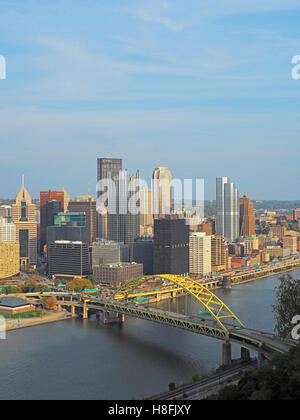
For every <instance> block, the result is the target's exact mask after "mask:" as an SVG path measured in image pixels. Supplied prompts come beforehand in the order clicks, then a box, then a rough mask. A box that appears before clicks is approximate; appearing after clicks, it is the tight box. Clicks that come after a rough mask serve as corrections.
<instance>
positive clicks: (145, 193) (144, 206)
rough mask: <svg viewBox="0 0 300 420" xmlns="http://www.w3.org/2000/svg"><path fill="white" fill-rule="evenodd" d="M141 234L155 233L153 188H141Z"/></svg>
mask: <svg viewBox="0 0 300 420" xmlns="http://www.w3.org/2000/svg"><path fill="white" fill-rule="evenodd" d="M140 200H141V217H140V236H148V235H153V223H154V219H153V214H152V190H148V189H144V188H141V190H140Z"/></svg>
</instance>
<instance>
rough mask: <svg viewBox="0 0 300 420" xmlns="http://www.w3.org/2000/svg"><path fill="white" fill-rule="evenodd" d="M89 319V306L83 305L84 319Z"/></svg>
mask: <svg viewBox="0 0 300 420" xmlns="http://www.w3.org/2000/svg"><path fill="white" fill-rule="evenodd" d="M88 317H89V310H88V307H87V305H83V319H88Z"/></svg>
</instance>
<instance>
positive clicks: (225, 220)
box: [216, 177, 239, 241]
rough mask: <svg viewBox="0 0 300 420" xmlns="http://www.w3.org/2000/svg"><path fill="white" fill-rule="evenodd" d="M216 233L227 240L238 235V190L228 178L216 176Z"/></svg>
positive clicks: (232, 239) (231, 239)
mask: <svg viewBox="0 0 300 420" xmlns="http://www.w3.org/2000/svg"><path fill="white" fill-rule="evenodd" d="M216 198H217V235H221V236H224V238H225V239H227V240H229V241H235V240H236V239H237V238H238V236H239V192H238V189H237V187H236V185H235V184H234V183H232V182H230V180H229V178H227V177H222V178H217V197H216Z"/></svg>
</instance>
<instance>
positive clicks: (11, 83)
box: [0, 0, 300, 200]
mask: <svg viewBox="0 0 300 420" xmlns="http://www.w3.org/2000/svg"><path fill="white" fill-rule="evenodd" d="M12 5H16V7H14V8H13V9H12V8H11V6H12ZM69 6H70V3H69V1H67V0H54V1H51V2H50V1H49V0H45V1H44V2H43V6H42V7H41V5H40V2H38V1H37V0H33V1H31V2H30V5H25V4H22V3H20V2H16V1H13V2H9V5H8V2H2V3H1V6H0V12H1V16H2V20H1V29H2V38H1V46H0V55H2V56H4V57H5V59H6V63H7V77H6V79H5V80H0V95H1V108H0V109H1V125H0V138H1V156H0V177H1V179H3V178H4V176H6V174H7V173H9V174H10V182H9V185H7V184H6V183H3V184H2V185H1V187H2V188H1V195H3V196H5V197H10V196H11V194H12V193H11V191H15V190H16V189H17V187H18V186H19V176H20V175H21V173H26V178H27V185H30V186H31V193H32V196H33V197H37V195H38V192H39V191H40V190H44V189H45V188H48V186H49V187H50V188H51V189H58V188H59V187H60V185H61V182H63V184H64V185H66V188H67V189H68V190H69V191H70V193H71V194H72V195H73V196H74V195H78V194H86V193H87V190H88V184H89V182H90V185H91V188H92V189H94V180H95V179H96V174H95V168H94V159H95V158H96V157H97V156H106V155H107V156H112V157H113V156H116V157H119V156H122V158H123V159H124V161H126V167H125V168H124V169H128V170H129V172H134V171H135V170H136V167H139V168H140V170H141V176H142V177H144V178H146V179H150V178H151V173H152V171H153V168H155V167H157V166H158V165H163V166H166V167H168V168H170V170H171V171H172V174H173V176H174V177H175V178H181V179H183V178H185V177H187V178H193V179H195V178H204V179H205V180H206V189H207V194H206V196H207V198H208V199H212V198H213V197H214V180H215V178H216V177H217V176H222V174H226V175H227V176H228V177H230V178H231V179H236V180H237V182H238V183H239V185H240V186H241V193H244V192H245V193H247V195H249V196H250V197H254V198H255V199H263V198H266V199H270V200H271V199H284V200H295V199H296V198H297V196H299V192H300V190H299V187H297V185H296V186H293V188H289V189H287V188H286V185H288V184H289V183H290V182H292V180H293V179H296V177H297V172H298V161H299V151H298V148H297V138H298V137H299V129H300V119H299V113H298V103H299V99H300V82H299V80H295V79H293V78H292V75H291V72H292V69H293V64H292V57H294V56H296V55H297V54H299V38H300V32H299V25H298V21H299V17H300V5H299V4H297V2H296V1H294V0H288V1H283V0H277V1H272V2H271V1H262V2H258V1H254V2H250V1H246V2H242V4H234V5H233V3H232V2H229V3H228V2H224V1H222V2H216V1H215V0H214V1H211V2H209V4H206V3H205V2H198V1H196V0H191V1H190V2H189V8H186V7H185V6H183V4H182V2H179V1H178V0H174V1H173V2H169V1H166V0H164V1H158V0H147V1H144V0H134V1H132V2H131V4H130V5H128V4H127V2H125V1H124V0H116V1H115V2H113V4H112V2H109V1H108V0H104V1H102V2H96V1H95V0H89V1H88V4H87V3H86V2H82V1H78V2H76V4H75V3H74V4H73V3H72V10H71V12H70V8H69ZM87 6H88V7H87ZM58 7H59V10H60V14H59V16H57V12H56V11H57V8H58ZM70 13H71V15H70ZM45 16H47V19H45ZM108 16H109V19H108ZM16 22H17V24H16ZM112 27H113V28H114V30H113V31H111V28H112ZM170 151H172V153H170ZM158 152H159V155H160V158H159V159H157V153H158ZM137 162H142V163H143V164H142V165H140V164H138V165H137ZM254 167H255V170H253V168H254ZM15 168H18V169H19V171H20V173H18V172H16V171H15ZM50 184H52V185H50ZM11 198H12V197H11Z"/></svg>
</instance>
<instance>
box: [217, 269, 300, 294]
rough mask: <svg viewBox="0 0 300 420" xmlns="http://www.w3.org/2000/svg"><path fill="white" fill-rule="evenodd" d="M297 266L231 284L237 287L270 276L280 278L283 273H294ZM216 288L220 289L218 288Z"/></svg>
mask: <svg viewBox="0 0 300 420" xmlns="http://www.w3.org/2000/svg"><path fill="white" fill-rule="evenodd" d="M299 268H300V267H299V266H296V267H293V268H287V269H284V270H282V271H279V272H277V273H271V274H270V273H268V274H265V275H263V276H259V277H253V278H252V279H247V280H241V281H239V282H235V283H234V282H232V284H231V285H232V286H239V285H240V284H246V283H249V282H252V281H256V280H261V279H265V278H267V277H272V276H280V275H281V274H285V273H288V272H290V271H296V270H299ZM218 288H221V287H218ZM215 289H217V288H215Z"/></svg>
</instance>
